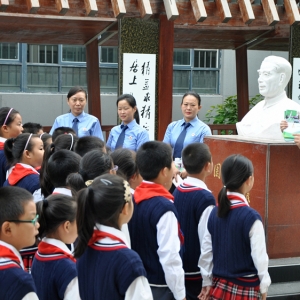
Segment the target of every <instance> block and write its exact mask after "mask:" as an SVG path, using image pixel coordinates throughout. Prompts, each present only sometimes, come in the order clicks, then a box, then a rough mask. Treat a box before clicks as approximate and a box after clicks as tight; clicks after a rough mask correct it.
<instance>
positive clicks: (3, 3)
mask: <svg viewBox="0 0 300 300" xmlns="http://www.w3.org/2000/svg"><path fill="white" fill-rule="evenodd" d="M8 5H9V1H8V0H0V11H5V10H6V8H7V6H8Z"/></svg>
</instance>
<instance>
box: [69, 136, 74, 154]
mask: <svg viewBox="0 0 300 300" xmlns="http://www.w3.org/2000/svg"><path fill="white" fill-rule="evenodd" d="M68 134H69V135H70V136H71V137H72V142H71V147H70V150H72V147H73V143H74V137H73V134H72V133H68Z"/></svg>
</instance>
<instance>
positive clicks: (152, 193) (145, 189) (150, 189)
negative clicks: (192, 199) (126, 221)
mask: <svg viewBox="0 0 300 300" xmlns="http://www.w3.org/2000/svg"><path fill="white" fill-rule="evenodd" d="M157 196H159V197H164V198H167V199H168V200H171V201H172V202H174V197H173V195H172V194H170V193H169V192H168V191H167V190H166V189H165V188H164V187H163V186H162V185H160V184H157V183H147V182H142V183H141V184H140V185H139V186H138V187H137V188H136V189H135V191H134V200H135V203H136V204H139V203H140V202H142V201H144V200H149V199H150V198H153V197H157Z"/></svg>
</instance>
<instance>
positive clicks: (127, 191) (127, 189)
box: [123, 180, 132, 203]
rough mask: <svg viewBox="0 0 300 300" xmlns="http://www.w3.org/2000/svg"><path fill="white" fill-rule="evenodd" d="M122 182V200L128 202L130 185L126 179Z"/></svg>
mask: <svg viewBox="0 0 300 300" xmlns="http://www.w3.org/2000/svg"><path fill="white" fill-rule="evenodd" d="M123 184H124V189H125V192H124V200H125V202H126V203H130V201H131V198H132V196H131V190H130V185H129V183H128V182H127V181H126V180H124V181H123Z"/></svg>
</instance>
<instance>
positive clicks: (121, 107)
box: [118, 99, 136, 125]
mask: <svg viewBox="0 0 300 300" xmlns="http://www.w3.org/2000/svg"><path fill="white" fill-rule="evenodd" d="M135 112H136V107H134V108H132V107H131V106H130V105H129V103H128V102H127V100H125V99H124V100H121V101H119V102H118V116H119V118H120V119H121V121H122V122H123V123H124V124H125V125H126V124H128V123H130V122H131V121H132V120H133V119H134V113H135Z"/></svg>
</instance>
